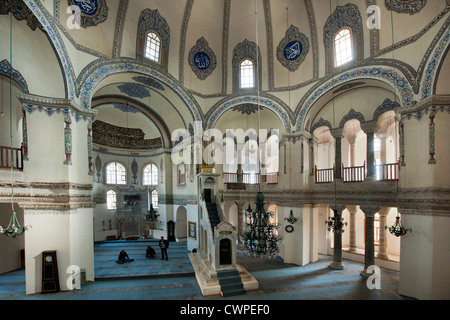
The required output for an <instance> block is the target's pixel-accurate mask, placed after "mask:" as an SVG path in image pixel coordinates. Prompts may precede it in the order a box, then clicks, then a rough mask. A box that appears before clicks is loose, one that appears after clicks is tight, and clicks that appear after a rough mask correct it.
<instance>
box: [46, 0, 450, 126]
mask: <svg viewBox="0 0 450 320" xmlns="http://www.w3.org/2000/svg"><path fill="white" fill-rule="evenodd" d="M423 3H424V1H415V0H411V1H400V0H391V1H387V0H353V1H351V3H350V5H355V6H356V7H357V8H358V10H359V13H360V15H361V19H362V25H363V31H362V35H361V41H362V42H363V45H362V46H363V53H362V55H363V56H362V57H361V59H362V60H363V62H364V61H366V62H367V61H369V60H376V59H384V60H383V62H381V64H382V63H385V62H386V61H388V63H390V64H388V66H389V67H392V66H394V67H396V68H400V69H401V68H403V69H401V70H400V71H401V72H402V73H403V75H404V78H406V79H407V80H409V81H410V84H409V85H410V86H411V88H412V89H413V90H414V91H415V92H416V94H417V92H418V87H416V86H415V85H416V83H414V81H416V78H415V77H416V76H417V79H418V78H420V76H421V73H420V72H422V71H421V70H423V69H424V66H423V65H419V63H422V64H423V63H425V62H426V61H427V55H428V56H429V54H430V53H429V52H428V51H427V49H428V47H429V46H430V45H431V43H432V41H433V37H434V34H435V33H436V32H437V31H439V29H440V28H442V27H443V26H445V24H446V23H448V21H447V22H446V19H447V20H448V13H449V11H450V9H449V3H450V1H449V0H433V1H427V2H426V5H425V6H422V5H421V4H423ZM70 4H78V5H87V7H85V9H86V10H87V11H89V10H90V9H92V10H94V9H96V8H97V9H98V10H97V11H95V12H96V13H95V14H94V15H90V16H88V18H89V19H88V20H89V21H88V22H87V24H88V25H86V26H83V27H82V28H74V27H73V21H72V20H73V19H72V20H71V17H73V14H72V13H71V10H70V9H68V6H69V5H70ZM348 4H349V3H348V1H343V0H304V1H298V0H239V1H237V0H152V1H149V0H114V1H112V0H84V1H79V0H53V1H45V2H42V5H43V6H44V7H45V8H46V9H47V10H48V12H49V13H50V14H51V15H53V16H54V17H55V19H56V21H57V24H58V26H59V28H60V30H61V31H62V33H63V34H64V36H65V38H66V39H67V48H68V49H67V51H68V54H69V56H70V58H71V60H72V63H73V65H74V66H73V67H74V70H75V73H76V77H78V80H79V79H84V78H83V77H84V76H85V74H86V70H88V71H89V68H90V66H92V65H93V64H95V63H98V61H113V62H114V61H119V62H122V61H125V62H123V63H126V61H130V60H134V61H137V62H138V63H140V64H143V65H145V66H149V67H150V68H154V69H155V70H157V71H158V72H159V74H160V75H162V76H163V77H167V79H169V81H167V82H165V83H164V82H162V81H160V83H159V85H161V87H162V88H163V89H161V88H158V87H154V86H151V85H150V86H149V85H148V84H142V83H139V81H137V80H136V79H135V78H136V76H142V74H138V73H131V72H130V73H120V74H118V75H111V76H108V77H106V78H104V79H102V80H101V82H100V83H98V84H97V86H96V88H95V91H94V92H93V94H92V99H93V101H94V102H95V101H102V103H103V102H105V99H106V100H108V99H128V100H130V101H134V102H136V104H137V105H145V106H146V107H147V111H146V112H147V115H148V116H149V117H151V116H152V115H158V116H159V119H160V120H161V122H162V123H164V126H165V130H166V131H168V132H170V131H173V130H175V129H177V128H182V127H184V128H188V126H189V125H190V124H191V122H194V121H195V119H198V118H199V116H198V114H196V115H193V114H192V113H193V111H192V110H193V108H194V109H195V110H198V111H199V114H200V117H201V118H203V117H204V116H205V115H210V114H214V112H215V110H214V108H216V107H217V106H218V105H222V104H221V102H222V101H224V100H226V99H227V98H229V99H233V98H234V97H235V96H236V92H234V91H233V88H234V86H233V65H232V61H233V54H234V50H235V49H236V48H237V47H238V46H239V44H241V43H243V42H244V41H246V40H248V41H249V42H252V43H255V44H257V45H258V47H259V49H260V54H261V57H262V66H261V79H262V83H261V87H260V89H261V91H262V92H263V93H266V94H267V95H270V96H271V97H273V98H274V100H277V99H278V100H277V101H279V102H280V103H279V105H280V106H283V108H290V110H287V111H285V113H284V114H285V115H288V116H289V117H290V119H289V121H290V122H291V125H292V126H293V127H294V126H296V125H298V123H295V121H296V119H295V118H296V117H297V116H298V114H300V111H301V110H300V109H301V108H303V105H304V103H305V97H307V96H308V95H312V94H313V91H314V90H316V89H317V88H318V86H319V85H321V84H323V83H325V81H327V79H329V77H330V75H329V74H328V72H327V70H326V65H327V63H326V53H325V52H326V50H325V45H324V34H325V31H326V30H325V29H324V27H325V25H326V24H327V21H328V23H336V21H333V19H332V18H330V17H333V13H334V12H335V10H337V8H338V7H342V6H347V5H348ZM89 5H91V7H89ZM92 5H93V6H92ZM372 5H377V7H376V8H377V10H378V11H377V12H375V15H372V11H371V9H370V8H373V7H371V6H372ZM97 6H98V7H97ZM369 7H370V8H369ZM146 9H150V10H152V11H155V12H157V13H158V15H159V16H160V17H161V18H162V19H163V20H164V23H166V24H167V27H168V28H167V31H168V35H169V39H170V44H169V47H168V56H167V64H166V65H165V66H158V65H154V64H152V63H151V62H149V61H145V60H144V61H142V60H140V59H139V57H138V56H139V54H138V52H137V51H138V50H137V48H138V47H139V44H138V40H137V39H138V36H137V35H138V28H139V19H140V16H141V13H142V12H143V11H144V10H146ZM85 17H86V14H85V15H82V18H83V19H84V18H85ZM370 17H372V18H373V17H377V19H378V22H379V24H380V25H379V26H380V28H379V29H377V30H375V31H374V30H371V29H369V28H367V27H366V23H367V21H369V20H370V19H369V18H370ZM391 18H392V20H391ZM330 19H331V22H330ZM370 21H372V20H370ZM391 21H394V24H392V23H391ZM412 21H414V23H411V22H412ZM82 22H83V23H86V21H84V20H83V21H82ZM158 23H161V22H158ZM291 27H293V28H294V29H292V28H291ZM432 28H434V30H435V33H432V35H433V36H430V37H427V32H428V31H430V30H431V29H432ZM292 30H297V32H298V33H300V34H301V36H302V39H304V42H303V44H304V48H303V49H304V50H303V52H304V56H303V57H302V59H301V60H300V61H299V63H298V65H296V66H295V67H292V66H287V65H286V61H284V60H283V59H281V58H280V57H279V56H278V55H277V53H278V48H283V46H284V45H285V43H286V41H287V39H289V37H288V32H291V31H292ZM393 37H394V38H393ZM200 41H203V42H202V43H203V44H204V45H206V46H207V48H208V50H210V52H211V53H212V55H213V56H214V57H215V60H216V63H215V67H214V68H213V70H212V71H211V72H210V73H208V74H207V75H206V76H205V75H204V76H203V77H200V76H199V72H197V71H198V70H195V68H194V69H193V66H192V60H191V59H190V56H192V55H191V52H193V51H194V50H195V48H197V47H198V45H199V43H200ZM419 41H420V44H421V45H420V46H415V52H414V54H411V52H410V51H408V50H406V49H405V50H403V49H402V48H406V47H407V46H408V45H409V44H411V43H415V42H419ZM69 42H70V44H71V45H69ZM394 49H396V50H397V49H398V53H397V52H396V55H395V57H394V54H393V50H394ZM397 62H398V63H397ZM366 66H370V64H366ZM415 72H417V73H418V74H417V75H416V74H415ZM149 78H151V76H149ZM153 79H154V80H156V78H153ZM160 79H161V78H160ZM362 81H363V82H364V84H362V85H361V84H360V86H363V87H367V86H371V85H372V84H373V85H376V86H377V87H379V88H384V89H390V88H389V86H387V87H386V81H385V83H384V85H383V83H382V82H381V81H372V83H371V81H370V80H366V79H364V80H362ZM357 82H358V81H356V80H353V83H357ZM169 83H174V84H175V85H174V86H171V85H168V84H169ZM82 84H83V83H82V82H81V83H80V85H82ZM137 85H140V86H143V91H144V92H145V91H146V90H147V91H148V92H149V94H148V95H149V96H146V95H145V94H144V95H143V96H137V97H134V96H133V95H132V93H133V89H129V90H128V93H127V91H125V90H121V87H126V86H128V87H130V86H137ZM178 86H179V87H181V88H182V90H183V92H182V93H180V91H179V90H178V91H177V90H176V88H175V87H178ZM174 88H175V89H174ZM141 89H142V88H141ZM130 90H131V91H130ZM136 90H139V89H136ZM311 90H313V91H311ZM320 90H321V89H320ZM136 92H137V91H136ZM184 93H187V95H188V96H189V99H190V100H189V101H194V104H195V106H192V105H190V106H188V104H189V102H186V99H184V97H185V96H186V95H185V94H184ZM183 95H184V96H183ZM330 95H331V93H330V92H328V95H325V96H324V97H323V98H322V99H319V100H317V101H316V102H314V103H315V104H320V105H322V106H323V105H324V104H325V103H326V101H329V98H330ZM291 99H292V101H291ZM322 102H323V103H322ZM308 107H310V106H308ZM315 108H317V107H315ZM318 108H319V109H320V106H319V107H318ZM141 109H142V108H141ZM311 110H314V108H313V109H311ZM275 118H276V117H275ZM224 119H226V117H225V118H224ZM304 119H305V117H304V116H301V119H300V120H301V121H303V122H306V121H304ZM205 120H206V119H205ZM155 121H156V120H155ZM156 122H158V121H156ZM278 126H279V125H277V126H275V127H278ZM285 127H286V126H285Z"/></svg>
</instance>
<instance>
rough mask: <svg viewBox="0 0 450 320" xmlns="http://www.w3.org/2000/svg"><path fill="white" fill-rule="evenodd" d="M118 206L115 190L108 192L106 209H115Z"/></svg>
mask: <svg viewBox="0 0 450 320" xmlns="http://www.w3.org/2000/svg"><path fill="white" fill-rule="evenodd" d="M116 208H117V194H116V192H115V191H114V190H109V191H108V192H106V209H107V210H115V209H116Z"/></svg>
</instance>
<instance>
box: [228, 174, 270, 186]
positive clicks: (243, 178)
mask: <svg viewBox="0 0 450 320" xmlns="http://www.w3.org/2000/svg"><path fill="white" fill-rule="evenodd" d="M222 176H223V183H224V184H231V183H243V184H247V185H255V184H259V182H260V181H261V182H264V183H266V184H278V172H274V173H267V174H264V175H261V174H259V173H240V174H239V173H234V172H224V173H223V175H222ZM260 179H261V180H260Z"/></svg>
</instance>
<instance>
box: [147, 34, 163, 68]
mask: <svg viewBox="0 0 450 320" xmlns="http://www.w3.org/2000/svg"><path fill="white" fill-rule="evenodd" d="M160 49H161V39H160V38H159V36H158V35H157V34H156V33H155V32H149V33H148V34H147V41H146V45H145V57H146V58H148V59H150V60H152V61H155V62H158V63H159V54H160Z"/></svg>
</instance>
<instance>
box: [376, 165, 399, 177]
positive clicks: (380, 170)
mask: <svg viewBox="0 0 450 320" xmlns="http://www.w3.org/2000/svg"><path fill="white" fill-rule="evenodd" d="M375 171H376V173H375V174H376V178H377V180H380V181H398V180H399V178H400V164H399V163H389V164H379V165H376V166H375Z"/></svg>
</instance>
